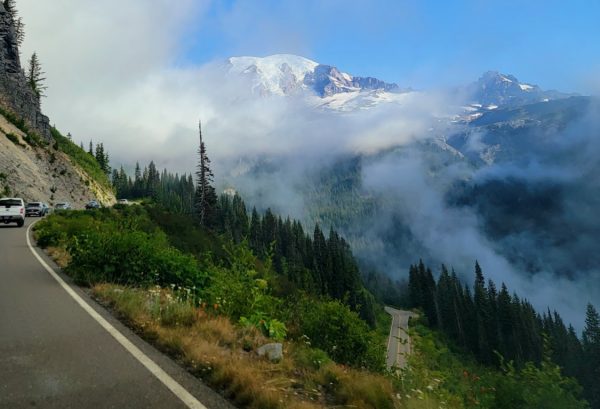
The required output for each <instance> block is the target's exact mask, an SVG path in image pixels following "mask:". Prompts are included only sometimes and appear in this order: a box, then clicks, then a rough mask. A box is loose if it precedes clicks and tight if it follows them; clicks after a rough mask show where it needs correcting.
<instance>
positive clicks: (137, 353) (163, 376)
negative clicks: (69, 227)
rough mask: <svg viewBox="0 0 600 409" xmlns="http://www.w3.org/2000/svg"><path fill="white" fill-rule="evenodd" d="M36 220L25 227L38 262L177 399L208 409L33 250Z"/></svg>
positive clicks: (30, 248) (187, 404) (188, 404)
mask: <svg viewBox="0 0 600 409" xmlns="http://www.w3.org/2000/svg"><path fill="white" fill-rule="evenodd" d="M37 222H38V221H35V222H34V223H31V224H30V225H29V226H28V227H27V233H26V238H27V246H28V247H29V250H31V252H32V253H33V255H34V256H35V258H36V259H37V260H38V261H39V262H40V264H41V265H42V266H43V267H44V268H45V269H46V271H47V272H48V273H49V274H50V275H51V276H52V277H53V278H54V279H55V280H56V281H57V282H58V284H60V286H61V287H62V288H63V289H64V290H65V291H66V292H67V294H69V295H70V296H71V298H73V299H74V300H75V302H77V304H79V306H80V307H81V308H83V309H84V310H85V312H87V313H88V314H89V315H90V316H91V317H92V318H93V319H94V320H95V321H96V322H97V323H98V324H100V326H101V327H102V328H104V329H105V330H106V331H107V332H108V333H109V334H110V335H111V336H112V337H113V338H114V339H115V340H116V341H117V342H118V343H119V344H121V346H122V347H123V348H125V350H127V352H129V353H130V354H131V355H132V356H133V357H134V358H135V359H137V361H138V362H139V363H141V364H142V365H143V366H144V367H145V368H146V369H147V370H148V371H149V372H150V373H151V374H152V375H154V376H155V377H156V378H157V379H158V380H159V381H160V382H161V383H162V384H163V385H165V387H167V389H169V390H170V391H171V392H172V393H173V394H174V395H175V396H176V397H177V398H178V399H179V400H181V401H182V402H183V403H184V404H185V405H186V406H187V407H188V408H190V409H208V408H207V407H206V406H204V405H203V404H202V403H200V401H198V399H196V398H195V397H194V396H193V395H192V394H191V393H190V392H188V391H187V390H186V389H185V388H184V387H183V386H181V385H180V384H179V383H178V382H177V381H176V380H175V379H173V378H172V377H171V375H169V374H168V373H166V372H165V371H164V369H162V368H161V367H160V366H159V365H158V364H157V363H156V362H154V361H153V360H152V359H151V358H150V357H149V356H148V355H146V354H145V353H143V352H142V351H141V350H140V349H139V348H138V347H137V346H135V345H134V344H133V343H132V342H131V341H130V340H129V339H127V337H125V335H123V334H122V333H121V332H120V331H119V330H118V329H116V328H115V327H113V326H112V325H111V324H110V323H109V322H108V321H107V320H106V319H105V318H103V317H102V316H101V315H100V314H98V312H96V310H94V309H93V308H92V307H91V306H90V305H89V304H88V303H87V302H85V300H84V299H83V298H81V296H79V294H77V293H76V292H75V290H73V289H72V288H71V287H70V286H69V285H68V284H67V283H66V282H65V281H64V280H63V279H62V278H61V277H60V276H59V275H58V274H57V273H56V271H54V269H53V268H52V267H50V266H49V265H48V263H46V261H45V260H44V259H43V258H42V257H41V256H40V255H39V254H38V253H37V251H35V248H34V247H33V245H32V244H31V239H30V231H31V227H33V225H35V224H36V223H37Z"/></svg>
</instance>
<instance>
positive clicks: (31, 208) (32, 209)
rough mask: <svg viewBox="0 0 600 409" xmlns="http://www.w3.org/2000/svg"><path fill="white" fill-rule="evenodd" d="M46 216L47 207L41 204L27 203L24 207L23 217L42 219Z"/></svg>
mask: <svg viewBox="0 0 600 409" xmlns="http://www.w3.org/2000/svg"><path fill="white" fill-rule="evenodd" d="M46 214H48V206H47V205H46V203H43V202H29V203H27V205H26V206H25V216H38V217H43V216H45V215H46Z"/></svg>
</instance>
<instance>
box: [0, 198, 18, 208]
mask: <svg viewBox="0 0 600 409" xmlns="http://www.w3.org/2000/svg"><path fill="white" fill-rule="evenodd" d="M22 205H23V203H22V202H21V201H20V200H19V199H0V206H7V207H10V206H22Z"/></svg>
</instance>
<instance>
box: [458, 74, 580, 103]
mask: <svg viewBox="0 0 600 409" xmlns="http://www.w3.org/2000/svg"><path fill="white" fill-rule="evenodd" d="M467 91H468V92H469V94H470V95H472V99H473V102H475V103H479V104H482V105H484V106H495V107H498V106H519V105H526V104H532V103H536V102H544V101H550V100H555V99H562V98H567V97H569V96H573V95H574V94H564V93H561V92H558V91H552V90H551V91H544V90H542V89H541V88H540V87H538V86H537V85H533V84H526V83H523V82H519V80H518V79H517V78H516V77H515V76H513V75H509V74H502V73H499V72H497V71H488V72H486V73H484V74H483V75H482V76H481V78H479V80H477V82H475V83H473V84H471V85H470V86H469V87H468V89H467Z"/></svg>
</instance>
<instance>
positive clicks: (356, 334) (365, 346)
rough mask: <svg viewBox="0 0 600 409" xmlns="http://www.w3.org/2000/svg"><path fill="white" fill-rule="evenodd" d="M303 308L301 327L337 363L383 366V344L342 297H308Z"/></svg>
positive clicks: (368, 366)
mask: <svg viewBox="0 0 600 409" xmlns="http://www.w3.org/2000/svg"><path fill="white" fill-rule="evenodd" d="M300 310H301V311H300V312H299V314H298V316H299V326H300V327H299V330H300V331H301V334H303V335H306V336H307V337H308V338H309V339H310V342H311V345H312V346H314V347H317V348H320V349H322V350H324V351H326V352H327V354H328V355H329V356H330V357H331V358H332V359H333V360H334V361H336V362H338V363H342V364H348V365H353V366H359V367H366V368H369V369H372V370H381V369H382V368H383V365H384V362H383V356H384V354H383V345H380V342H378V340H377V339H376V337H375V335H374V334H373V333H372V332H371V331H370V330H369V327H368V325H367V324H366V323H365V322H364V321H363V320H361V319H360V317H359V316H358V314H357V313H356V312H354V311H352V310H350V308H349V307H348V306H346V305H344V304H342V303H341V302H339V301H328V302H318V301H315V300H305V301H304V302H303V303H302V304H301V306H300Z"/></svg>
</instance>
